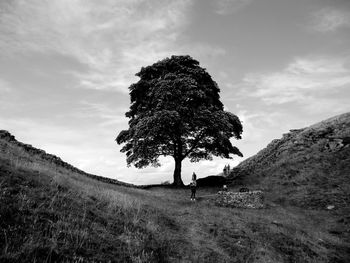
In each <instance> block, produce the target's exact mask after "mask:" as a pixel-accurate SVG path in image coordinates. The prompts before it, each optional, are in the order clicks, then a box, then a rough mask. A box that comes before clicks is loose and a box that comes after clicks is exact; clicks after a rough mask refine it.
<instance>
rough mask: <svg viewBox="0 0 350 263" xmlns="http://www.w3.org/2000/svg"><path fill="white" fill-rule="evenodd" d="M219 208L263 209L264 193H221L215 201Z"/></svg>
mask: <svg viewBox="0 0 350 263" xmlns="http://www.w3.org/2000/svg"><path fill="white" fill-rule="evenodd" d="M215 204H216V205H217V206H224V207H236V208H263V207H264V197H263V192H262V191H251V192H243V193H241V192H239V193H237V192H226V191H220V192H218V195H217V197H216V200H215Z"/></svg>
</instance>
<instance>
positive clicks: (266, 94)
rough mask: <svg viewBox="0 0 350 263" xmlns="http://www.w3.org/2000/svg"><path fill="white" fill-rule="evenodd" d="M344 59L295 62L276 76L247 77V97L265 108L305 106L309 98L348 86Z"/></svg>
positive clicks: (263, 74) (347, 69)
mask: <svg viewBox="0 0 350 263" xmlns="http://www.w3.org/2000/svg"><path fill="white" fill-rule="evenodd" d="M348 60H349V59H347V58H343V59H340V58H337V59H335V58H325V57H321V58H298V59H296V60H295V61H294V62H292V63H291V64H289V65H288V66H287V67H286V68H285V69H283V70H281V71H277V72H268V73H253V74H247V75H246V76H245V78H244V83H245V84H246V85H247V86H248V87H250V88H251V89H249V90H248V91H246V92H249V94H247V95H251V96H254V97H258V98H261V99H262V100H263V101H264V102H265V103H267V104H283V103H287V102H299V103H303V102H304V103H306V102H307V101H308V100H309V99H310V98H311V97H317V96H319V95H320V94H332V93H334V92H335V91H336V90H337V89H341V88H344V87H348V86H350V69H349V68H348V67H347V64H348V63H349V61H348Z"/></svg>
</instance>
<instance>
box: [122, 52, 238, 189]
mask: <svg viewBox="0 0 350 263" xmlns="http://www.w3.org/2000/svg"><path fill="white" fill-rule="evenodd" d="M136 76H138V77H139V78H140V80H139V81H138V82H137V83H134V84H132V85H131V86H130V87H129V90H130V99H131V106H130V110H129V111H128V112H127V113H126V117H128V118H130V120H129V129H128V130H123V131H121V132H120V133H119V135H118V137H117V139H116V141H117V143H118V144H124V146H123V147H122V149H121V152H125V153H126V156H127V163H128V165H131V164H134V165H135V167H137V168H143V167H146V166H148V165H153V166H159V165H160V163H159V157H160V156H172V157H173V158H174V160H175V170H174V184H175V185H183V182H182V179H181V162H182V160H183V159H185V158H189V160H190V161H192V162H197V161H199V160H202V159H206V160H211V159H212V157H213V156H218V157H222V158H232V157H231V156H230V155H231V154H236V155H239V156H242V154H241V152H240V151H239V150H238V148H236V147H234V146H233V145H232V144H231V141H230V138H232V137H233V138H236V139H240V138H241V134H242V124H241V122H240V120H239V118H238V117H237V116H236V115H234V114H232V113H230V112H227V111H224V107H223V104H222V103H221V101H220V95H219V92H220V90H219V88H218V85H217V84H216V82H215V81H213V80H212V78H211V76H210V75H209V74H208V73H207V72H206V70H205V69H204V68H202V67H200V66H199V62H198V61H196V60H195V59H193V58H192V57H190V56H172V57H171V58H166V59H163V60H161V61H158V62H157V63H155V64H153V65H151V66H147V67H142V68H141V71H140V72H139V73H137V74H136Z"/></svg>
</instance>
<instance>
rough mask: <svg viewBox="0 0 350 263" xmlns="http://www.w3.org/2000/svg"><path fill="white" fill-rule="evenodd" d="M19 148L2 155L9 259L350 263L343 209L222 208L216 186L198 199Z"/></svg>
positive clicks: (0, 213)
mask: <svg viewBox="0 0 350 263" xmlns="http://www.w3.org/2000/svg"><path fill="white" fill-rule="evenodd" d="M0 143H1V142H0ZM16 149H17V148H15V147H14V148H11V154H9V151H7V154H4V153H1V154H0V204H1V206H0V262H344V263H345V262H349V258H350V246H349V232H347V231H346V230H348V227H349V217H346V215H344V214H342V215H340V214H339V210H331V211H328V210H313V209H309V210H305V209H303V208H298V207H294V206H289V205H284V206H281V205H278V204H275V203H273V202H272V201H271V199H270V198H269V196H267V197H268V198H267V200H266V202H267V208H266V209H260V210H248V209H247V210H245V209H228V208H222V207H216V206H215V205H214V202H213V198H214V196H213V195H215V193H216V192H217V191H218V189H217V188H199V191H198V194H199V197H198V201H197V202H191V201H189V194H190V193H189V190H188V189H171V188H166V187H164V188H162V187H155V188H150V189H147V190H145V189H137V188H131V187H125V186H122V185H116V184H110V183H106V182H102V181H98V180H95V179H93V178H90V177H88V176H85V175H84V174H81V173H78V172H75V171H72V170H69V169H68V170H67V169H63V168H62V167H55V166H53V165H52V164H45V163H40V165H37V164H36V163H35V162H30V159H26V158H30V157H28V156H26V158H21V155H22V154H24V153H23V152H16ZM8 156H12V157H13V156H17V157H18V158H19V159H18V160H21V161H16V162H13V158H12V157H11V158H8Z"/></svg>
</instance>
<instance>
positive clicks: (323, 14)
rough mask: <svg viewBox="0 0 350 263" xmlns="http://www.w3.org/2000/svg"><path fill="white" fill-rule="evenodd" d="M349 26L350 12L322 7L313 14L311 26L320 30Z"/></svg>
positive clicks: (327, 30) (326, 30) (330, 30)
mask: <svg viewBox="0 0 350 263" xmlns="http://www.w3.org/2000/svg"><path fill="white" fill-rule="evenodd" d="M342 27H350V12H348V11H343V10H337V9H334V8H330V7H328V8H323V9H321V10H319V11H317V12H316V13H314V14H313V19H312V22H311V28H312V29H314V30H316V31H320V32H332V31H335V30H337V29H339V28H342Z"/></svg>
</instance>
